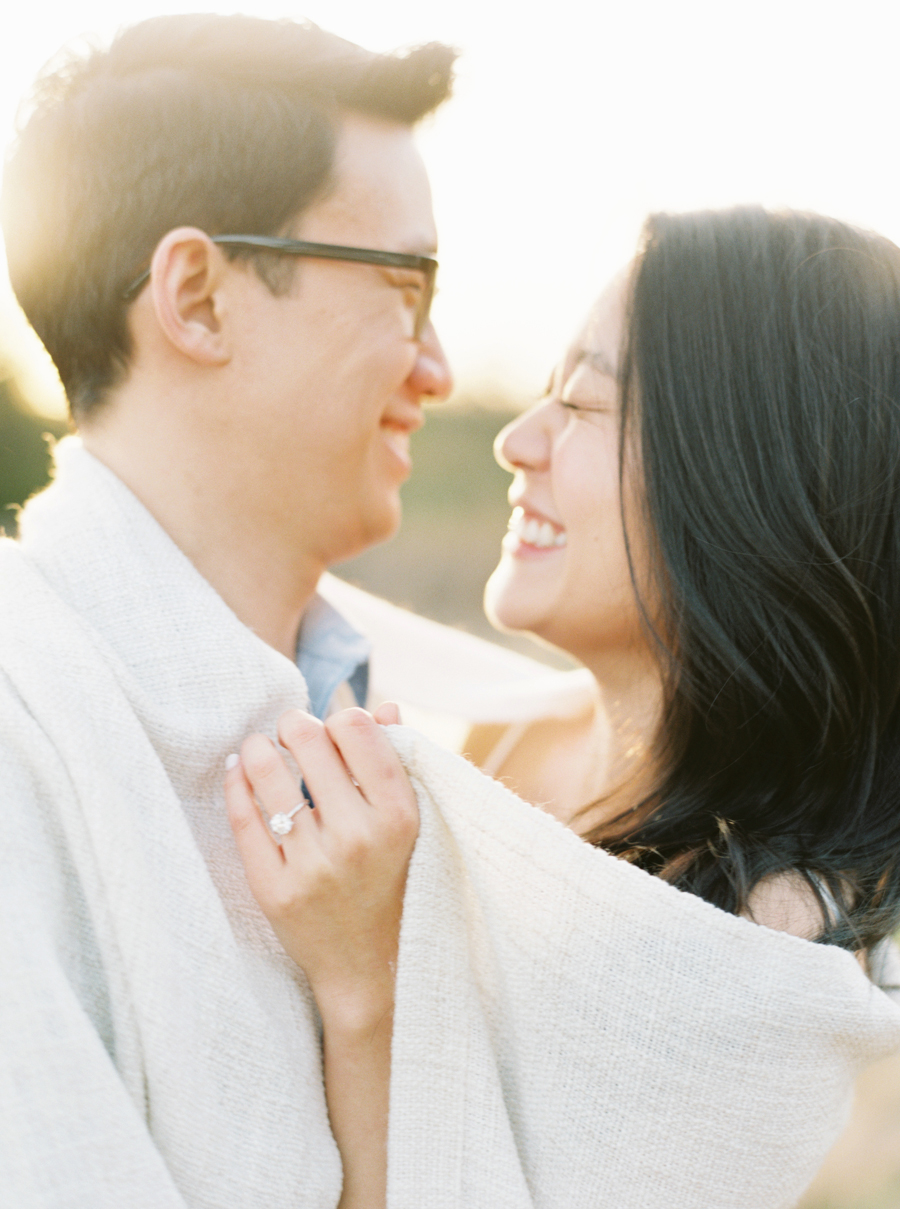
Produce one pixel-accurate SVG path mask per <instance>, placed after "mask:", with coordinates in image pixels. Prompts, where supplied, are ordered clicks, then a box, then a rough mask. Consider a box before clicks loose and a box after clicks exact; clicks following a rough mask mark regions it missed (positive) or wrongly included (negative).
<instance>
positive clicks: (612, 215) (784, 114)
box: [0, 0, 900, 407]
mask: <svg viewBox="0 0 900 1209" xmlns="http://www.w3.org/2000/svg"><path fill="white" fill-rule="evenodd" d="M207 7H209V8H210V9H215V8H217V7H221V6H217V5H215V4H213V5H206V4H203V3H202V2H197V0H182V2H180V3H179V0H117V2H116V3H111V2H109V0H88V2H80V3H76V4H72V3H61V2H59V0H37V2H36V3H33V4H30V5H27V6H21V7H19V9H18V11H17V12H16V15H15V16H14V17H13V18H11V19H10V18H8V19H7V28H6V37H5V38H4V43H3V48H2V51H0V54H2V57H3V68H2V73H0V76H2V85H0V114H2V118H0V122H2V125H3V127H4V128H5V131H6V132H8V131H10V130H11V128H12V122H13V112H14V108H15V105H16V102H17V99H18V98H19V97H20V96H21V95H22V94H23V93H24V92H25V91H26V90H27V88H28V86H29V84H30V81H31V80H32V79H33V77H34V75H35V73H36V72H37V71H38V69H39V68H40V66H41V64H42V63H44V62H45V61H46V60H47V59H48V58H49V57H51V56H52V55H54V54H55V53H56V51H57V50H58V49H59V47H60V46H61V45H62V44H64V43H66V42H68V41H71V40H73V39H75V40H77V39H78V38H80V37H81V36H83V35H88V36H90V37H93V38H99V39H100V40H101V41H103V40H106V39H108V38H109V36H110V35H111V33H112V32H113V31H114V30H115V29H116V28H117V27H118V26H119V25H122V24H127V23H132V22H135V21H138V20H140V19H141V18H143V17H146V16H150V15H153V14H156V13H162V12H172V11H177V10H183V11H192V10H197V9H206V8H207ZM225 7H226V8H230V7H231V6H230V5H228V6H225ZM237 7H239V8H242V9H243V10H244V11H246V12H252V13H257V14H260V15H264V16H291V17H300V16H306V17H309V18H310V19H312V20H314V21H316V22H318V23H319V24H321V25H323V26H325V27H327V28H329V29H332V30H334V31H335V32H337V33H339V34H342V35H344V36H346V37H348V38H350V39H353V40H354V41H358V42H360V43H362V44H364V45H366V46H370V47H372V48H373V49H386V48H389V47H393V46H398V45H400V46H402V45H406V44H410V43H417V42H423V41H430V40H442V41H447V42H450V43H452V44H454V45H455V46H457V47H459V49H460V51H461V52H462V57H461V59H460V62H459V80H458V84H457V88H456V98H455V100H454V101H453V103H452V104H451V105H448V106H447V107H446V108H445V109H442V110H441V111H440V113H439V115H438V116H437V118H436V119H435V120H434V122H433V124H431V125H430V126H427V127H426V128H425V129H424V130H423V132H422V136H421V139H422V146H423V148H424V150H425V154H426V157H427V160H428V164H429V168H430V171H431V175H432V181H433V186H434V193H435V206H436V211H437V217H438V223H439V227H440V231H441V275H440V291H441V292H440V298H439V300H438V302H437V303H436V305H435V318H436V321H437V325H438V328H439V331H440V333H441V336H442V338H443V340H444V343H445V345H446V347H447V349H448V352H449V354H450V357H451V360H452V361H453V363H454V365H455V367H456V371H457V377H458V380H459V383H460V384H461V385H462V386H463V387H465V386H466V385H472V384H474V383H478V384H480V385H481V384H485V383H493V384H496V385H497V386H498V387H500V388H501V389H503V390H505V391H507V392H509V393H512V394H514V395H515V396H516V397H520V396H521V397H522V398H525V397H527V396H528V395H530V394H533V393H534V392H535V391H537V390H539V389H540V388H541V386H542V385H543V381H544V379H545V377H546V375H547V372H548V370H549V368H550V366H551V364H552V362H553V360H554V359H555V358H556V356H557V355H558V352H559V349H560V348H561V347H562V345H563V344H564V343H565V341H566V339H567V338H568V336H569V335H570V333H571V330H572V329H573V327H574V326H575V325H576V324H577V322H578V319H579V317H580V315H581V314H582V313H583V311H584V310H585V308H586V306H587V304H588V302H589V300H590V299H591V298H592V296H593V295H595V294H596V293H597V292H598V290H599V287H600V286H601V285H602V283H603V281H604V279H605V278H607V277H608V276H609V275H610V274H611V273H612V272H613V271H614V270H615V269H616V267H617V266H618V265H619V264H620V263H621V262H622V261H623V260H625V259H627V257H628V256H629V254H630V252H631V250H632V249H633V247H634V242H635V238H636V236H637V233H638V230H639V228H640V223H641V219H642V217H643V216H644V214H645V213H646V212H647V211H649V210H651V209H660V208H670V209H686V208H696V207H705V206H723V205H728V204H731V203H734V202H741V201H761V202H764V203H766V204H769V205H789V206H794V207H800V208H809V209H816V210H821V211H824V212H826V213H832V214H835V215H837V216H840V217H844V218H848V219H850V220H852V221H854V222H857V223H860V224H862V225H865V226H871V227H874V228H876V229H878V230H880V231H882V232H883V233H884V234H887V235H889V236H892V237H893V238H895V239H898V238H900V205H898V197H897V193H898V190H897V184H898V176H900V173H898V169H897V167H896V124H897V116H898V106H897V98H896V76H897V67H896V48H897V35H898V33H900V5H898V4H897V3H896V2H895V0H859V2H858V3H856V4H854V5H852V6H851V5H849V4H848V3H846V0H837V2H835V0H759V2H758V3H754V4H752V5H745V4H729V3H722V2H721V0H685V2H684V3H682V4H679V5H672V4H670V3H667V2H664V0H629V2H627V3H621V2H619V3H591V4H587V3H584V0H558V3H556V4H553V5H548V6H544V5H542V6H528V5H519V6H511V5H508V4H501V3H499V2H497V0H488V2H487V3H485V2H477V0H454V2H453V3H450V2H449V0H438V2H436V3H432V4H427V5H423V4H421V3H412V2H411V0H387V2H386V3H382V4H372V3H369V2H366V3H364V2H363V0H305V2H304V3H301V4H292V3H290V0H281V2H279V0H246V2H245V3H243V4H239V5H237ZM0 320H2V324H3V328H4V334H3V336H2V337H0V341H2V345H3V346H4V348H5V349H8V350H9V351H8V355H9V356H10V357H11V358H12V359H13V361H14V363H15V364H16V365H17V366H18V365H21V366H22V368H23V369H27V370H28V381H29V383H30V385H31V388H32V391H33V392H36V393H37V394H38V396H39V398H40V402H41V404H42V405H43V406H45V407H47V406H50V405H51V403H52V399H53V393H54V389H56V390H58V387H54V385H53V378H52V373H51V372H50V371H49V370H48V369H47V367H46V366H43V367H42V363H41V362H40V360H39V359H38V358H37V357H36V355H35V352H34V348H33V344H32V342H31V341H30V340H29V339H27V338H26V336H25V335H24V334H23V322H22V320H21V319H20V318H19V317H18V316H17V315H16V313H15V310H14V304H13V303H12V301H11V300H10V298H9V295H8V293H7V292H6V291H4V293H3V298H2V304H0Z"/></svg>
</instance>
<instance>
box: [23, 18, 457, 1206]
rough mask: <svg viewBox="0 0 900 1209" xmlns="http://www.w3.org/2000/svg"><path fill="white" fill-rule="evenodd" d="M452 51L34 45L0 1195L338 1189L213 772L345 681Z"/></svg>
mask: <svg viewBox="0 0 900 1209" xmlns="http://www.w3.org/2000/svg"><path fill="white" fill-rule="evenodd" d="M452 58H453V55H452V52H450V51H449V50H447V49H446V48H444V47H440V46H428V47H422V48H420V49H419V50H417V51H413V52H411V53H410V54H409V55H407V56H405V57H402V56H398V55H388V56H377V55H371V54H368V53H366V52H363V51H361V50H360V49H359V48H357V47H354V46H352V45H350V44H348V43H346V42H343V41H341V40H340V39H337V38H335V37H333V36H331V35H328V34H326V33H324V32H322V31H320V30H318V29H316V28H315V27H311V26H303V25H296V24H292V23H276V22H268V21H261V20H256V19H251V18H244V17H227V18H226V17H213V16H189V17H167V18H159V19H155V20H152V21H148V22H145V23H144V24H142V25H139V26H136V27H134V28H132V29H130V30H127V31H125V32H124V33H123V34H122V35H120V36H119V38H118V39H117V40H116V41H115V42H114V44H113V45H112V47H111V48H110V49H109V50H108V51H105V52H94V53H92V54H91V55H90V56H89V57H87V58H86V59H85V60H83V61H81V62H77V63H74V64H68V65H67V66H66V67H65V68H63V69H62V70H60V71H59V72H57V73H56V74H54V75H53V76H50V77H48V78H46V79H45V80H43V81H42V83H41V86H40V88H39V90H38V93H37V96H36V102H35V108H34V112H33V114H32V116H31V118H30V120H29V122H28V124H27V125H26V127H25V129H24V131H23V133H22V135H21V137H20V139H19V142H18V145H17V147H16V148H15V150H14V153H13V156H12V159H11V161H10V164H9V167H8V170H7V175H6V179H5V185H4V202H3V210H4V213H3V220H4V230H5V235H6V242H7V249H8V259H9V265H10V274H11V279H12V282H13V286H14V289H15V290H16V293H17V295H18V297H19V300H20V302H21V303H22V306H23V308H24V309H25V312H26V314H27V315H28V317H29V319H30V320H31V322H32V323H33V325H34V327H35V329H36V330H37V332H38V334H39V335H40V336H41V338H42V339H43V341H44V343H45V344H46V346H47V348H48V350H49V351H50V353H51V355H52V356H53V358H54V360H55V362H56V365H57V368H58V370H59V373H60V376H61V378H62V381H63V384H64V386H65V388H66V391H67V395H68V398H69V400H70V404H71V408H72V414H73V418H74V421H75V423H76V425H77V427H78V430H79V432H80V438H81V441H80V444H79V443H77V442H72V441H67V442H64V443H63V447H62V449H61V451H60V455H59V458H58V470H57V481H56V483H55V484H54V486H53V487H51V488H50V489H49V491H48V492H47V493H45V495H44V496H43V497H40V498H39V499H38V500H36V501H34V503H33V504H32V505H31V506H29V508H27V509H26V511H25V514H24V516H23V519H22V526H21V532H22V543H21V547H20V548H19V547H15V546H12V545H11V544H7V546H6V548H5V550H4V551H3V555H2V557H3V560H5V561H4V570H3V572H2V573H0V580H2V583H3V588H2V596H3V600H2V603H0V607H2V608H3V610H4V614H5V616H6V618H7V619H8V624H7V625H6V626H5V627H4V634H3V639H2V647H3V650H2V652H0V662H2V667H3V673H4V679H3V682H2V688H0V714H2V716H3V725H2V736H3V738H2V739H0V780H2V783H3V785H4V814H5V816H7V817H6V819H5V822H4V830H5V834H6V844H5V858H4V859H3V865H4V868H3V870H2V871H0V881H2V890H0V894H2V896H3V897H2V906H0V910H2V914H3V919H2V922H0V934H2V939H0V945H2V947H3V953H2V971H3V977H4V980H5V981H6V982H7V985H6V986H5V987H4V989H3V991H2V993H0V1001H2V1005H3V1006H2V1007H0V1025H2V1033H3V1036H2V1043H3V1047H4V1055H3V1070H2V1080H3V1085H4V1092H3V1097H2V1099H3V1103H4V1105H5V1110H4V1112H3V1122H2V1130H0V1147H2V1160H0V1186H3V1187H4V1188H5V1189H6V1190H7V1191H6V1192H5V1194H4V1195H6V1196H9V1197H11V1200H10V1204H14V1205H16V1206H17V1209H18V1207H22V1209H31V1207H32V1206H44V1205H46V1206H51V1205H52V1206H54V1207H61V1206H68V1205H72V1206H75V1205H79V1206H91V1209H103V1207H105V1206H114V1205H115V1206H123V1205H127V1206H129V1207H134V1206H144V1205H146V1206H148V1209H149V1207H150V1206H152V1207H153V1209H163V1207H168V1206H172V1207H176V1206H177V1207H183V1206H186V1205H192V1206H193V1205H204V1206H205V1205H210V1206H211V1205H234V1206H238V1205H240V1206H245V1205H246V1206H250V1205H258V1206H263V1205H265V1206H266V1207H267V1209H268V1207H270V1206H271V1207H272V1209H275V1207H280V1206H285V1207H286V1206H288V1205H290V1206H298V1205H302V1206H316V1207H317V1209H318V1207H319V1206H321V1207H323V1209H324V1207H326V1206H327V1207H333V1206H334V1205H335V1204H337V1201H338V1198H339V1197H340V1196H341V1169H340V1162H339V1157H338V1154H337V1151H336V1149H335V1145H334V1141H333V1139H332V1137H331V1133H330V1131H329V1127H328V1119H327V1113H326V1110H325V1104H324V1099H323V1088H322V1071H321V1059H320V1049H319V1039H318V1035H317V1021H316V1015H315V1010H314V1005H313V1003H312V999H311V996H310V994H309V990H308V988H307V987H306V985H305V983H304V981H303V979H302V977H301V976H300V975H299V973H298V971H297V970H296V968H295V967H293V966H292V964H291V963H290V962H289V961H288V960H287V958H286V957H285V955H284V954H283V953H282V952H281V950H280V948H279V946H278V945H277V943H276V942H275V940H274V937H273V936H272V934H271V931H270V930H269V929H268V926H267V924H266V923H265V920H264V919H263V917H262V916H261V914H260V912H259V910H258V908H257V907H256V905H255V903H254V902H253V900H252V898H251V897H250V895H249V892H248V891H247V889H246V885H245V882H244V878H243V875H242V870H241V867H240V864H239V861H238V858H237V855H236V853H235V850H234V846H233V843H232V842H231V839H230V835H229V832H228V827H227V823H226V822H225V819H224V812H223V810H222V806H221V790H220V782H221V776H222V768H223V761H224V758H225V756H226V755H227V754H228V752H229V751H233V750H235V749H236V748H237V746H238V744H239V742H240V740H241V738H242V737H243V736H244V735H245V734H246V733H247V732H248V731H249V730H251V729H263V730H268V731H269V733H274V723H275V719H276V718H277V717H278V715H279V713H280V712H281V711H282V710H284V709H285V708H287V707H290V706H307V704H309V706H310V708H312V710H313V711H314V712H316V713H318V714H319V715H320V716H322V715H324V714H326V713H327V712H328V711H329V709H330V708H331V707H332V705H333V704H334V703H342V702H345V701H346V700H354V699H355V700H357V701H359V702H362V701H363V700H364V699H365V680H366V647H365V643H364V642H363V641H362V640H361V639H360V637H359V636H358V635H357V634H355V633H354V632H353V631H352V630H351V629H350V627H349V626H348V625H347V624H346V623H344V622H343V621H342V619H341V618H340V617H339V616H338V615H337V614H336V613H335V612H334V611H333V610H332V609H331V607H330V606H329V605H327V604H326V603H325V601H324V600H323V599H321V598H319V597H317V596H316V585H317V583H318V581H319V578H320V576H321V574H322V572H323V571H324V570H325V569H326V568H327V567H328V566H330V565H331V564H332V563H334V562H337V561H339V560H342V559H346V558H349V557H350V556H352V555H353V554H355V553H357V552H358V551H360V550H362V549H364V548H365V547H367V546H368V545H370V544H372V543H374V542H377V541H381V540H384V539H385V538H387V537H389V536H390V535H391V534H392V533H393V532H394V530H395V529H396V526H397V524H398V521H399V494H398V493H399V487H400V485H401V483H402V482H403V480H404V479H405V478H406V476H407V474H408V472H409V469H410V466H409V454H408V443H409V436H410V434H411V433H412V432H413V431H414V430H415V429H416V428H418V427H419V425H420V424H421V422H422V416H421V407H420V405H421V402H422V400H423V399H424V398H431V399H441V398H443V397H445V396H446V395H447V393H448V392H449V389H450V385H451V381H450V375H449V370H448V367H447V363H446V360H445V358H444V354H443V352H442V350H441V347H440V344H439V343H438V340H437V337H436V335H435V332H434V329H433V327H432V326H431V323H430V320H429V313H428V312H429V305H430V301H431V294H432V291H433V285H434V272H435V269H436V264H435V261H434V259H433V257H434V252H435V244H436V236H435V230H434V221H433V217H432V212H431V202H430V196H429V190H428V182H427V178H426V175H425V171H424V168H423V165H422V162H421V160H420V158H419V156H418V154H417V152H416V150H415V147H414V144H413V137H412V127H413V125H414V124H415V122H416V121H418V119H419V118H421V117H422V116H423V115H424V114H426V113H428V112H430V111H431V110H432V109H434V108H435V107H436V106H437V105H438V104H440V102H441V101H442V100H443V99H444V97H445V96H446V95H447V92H448V89H449V76H450V67H451V63H452ZM185 556H186V557H185ZM301 673H302V674H301ZM307 687H308V693H309V696H308V698H307ZM353 1203H354V1204H356V1203H357V1202H355V1201H354V1202H353ZM359 1203H362V1202H359ZM341 1204H342V1205H345V1204H346V1205H349V1204H350V1202H349V1201H348V1200H347V1199H346V1196H345V1199H343V1200H342V1201H341Z"/></svg>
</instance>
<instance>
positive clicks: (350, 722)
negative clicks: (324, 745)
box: [325, 705, 374, 738]
mask: <svg viewBox="0 0 900 1209" xmlns="http://www.w3.org/2000/svg"><path fill="white" fill-rule="evenodd" d="M373 726H374V723H373V721H372V717H371V715H370V714H368V713H366V711H365V710H364V709H361V708H360V707H359V706H358V705H354V706H352V707H351V708H350V709H342V710H341V711H340V712H339V713H336V714H332V715H331V717H330V718H327V719H326V720H325V729H326V730H327V731H328V734H329V735H330V736H331V737H332V738H336V737H337V736H338V735H350V734H358V735H361V734H370V733H371V731H372V727H373Z"/></svg>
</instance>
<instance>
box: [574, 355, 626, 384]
mask: <svg viewBox="0 0 900 1209" xmlns="http://www.w3.org/2000/svg"><path fill="white" fill-rule="evenodd" d="M578 359H579V361H587V362H589V363H590V365H591V367H592V368H593V369H595V370H597V371H598V373H601V374H607V375H608V376H609V377H610V378H616V377H618V373H617V371H616V367H615V366H614V365H613V363H612V362H611V361H610V359H609V357H607V355H606V353H604V352H602V351H601V350H600V349H587V348H586V349H584V350H583V352H582V353H581V355H580V356H579V358H578Z"/></svg>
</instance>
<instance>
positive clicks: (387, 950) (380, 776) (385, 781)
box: [225, 706, 419, 1209]
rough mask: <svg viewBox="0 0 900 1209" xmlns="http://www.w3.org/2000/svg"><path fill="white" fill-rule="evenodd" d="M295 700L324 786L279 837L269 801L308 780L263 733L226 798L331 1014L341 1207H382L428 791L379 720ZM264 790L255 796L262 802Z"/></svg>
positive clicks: (242, 843) (295, 950)
mask: <svg viewBox="0 0 900 1209" xmlns="http://www.w3.org/2000/svg"><path fill="white" fill-rule="evenodd" d="M397 721H399V718H398V716H397V710H396V707H395V706H386V707H382V709H381V710H379V711H378V712H377V713H376V716H375V718H372V717H371V716H370V715H369V714H367V713H366V712H365V711H364V710H361V709H351V710H345V711H344V712H342V713H339V714H334V715H333V716H332V717H331V718H329V719H328V721H327V722H326V723H325V724H324V725H323V724H322V723H321V722H318V721H316V719H315V718H312V717H310V716H309V715H308V714H303V713H300V712H299V711H298V710H293V711H291V712H290V713H287V714H285V715H284V716H283V717H282V718H281V719H280V721H279V724H278V735H279V738H280V740H281V742H282V744H283V745H284V746H285V747H286V748H287V749H288V751H289V752H290V753H291V755H292V756H293V757H294V760H295V761H296V763H297V767H298V768H299V769H300V774H301V776H302V778H303V780H304V782H305V784H306V786H307V787H308V789H309V792H310V794H311V795H312V798H313V801H314V803H315V808H314V809H311V808H310V807H309V806H304V807H303V809H301V810H300V811H298V813H297V814H295V815H294V816H293V822H294V826H293V827H292V828H291V830H290V831H289V832H288V833H287V834H286V835H284V836H283V837H280V843H278V842H276V841H275V839H274V838H273V836H272V834H271V833H270V831H269V828H268V827H267V826H266V824H265V823H264V822H263V820H262V818H261V816H260V813H259V810H258V808H257V805H256V803H257V802H259V804H260V806H262V808H263V810H264V811H265V812H266V814H267V815H268V816H269V818H272V816H273V815H276V814H288V813H289V812H290V811H291V810H293V808H294V807H295V806H296V805H297V803H298V802H299V801H300V800H301V797H302V794H301V790H300V788H299V786H298V784H297V780H296V778H295V776H294V775H293V774H292V773H291V772H290V771H289V769H288V767H287V765H286V764H285V762H284V759H283V757H282V756H281V754H280V753H279V751H278V750H277V748H276V747H275V745H274V744H273V743H272V742H271V740H270V739H267V738H266V737H265V736H263V735H252V736H251V737H250V738H249V739H247V740H246V742H245V743H244V745H243V747H242V749H241V759H240V762H238V763H237V764H236V765H235V766H234V767H232V768H230V769H229V771H228V772H227V774H226V778H225V799H226V802H227V805H228V814H229V818H230V820H231V825H232V828H233V829H234V835H235V840H236V842H237V846H238V851H239V852H240V855H241V859H242V860H243V862H244V868H245V870H246V873H247V880H248V882H249V884H250V889H251V890H252V892H253V895H254V897H255V898H256V900H257V902H258V903H259V905H260V907H261V908H262V910H263V912H264V913H265V915H266V917H267V918H268V920H269V922H270V923H271V924H272V927H273V928H274V929H275V932H276V934H277V935H278V938H279V940H280V941H281V943H282V945H283V946H284V948H285V950H286V952H287V953H288V954H289V955H290V956H291V957H292V958H293V959H294V961H296V962H297V964H298V965H299V966H301V967H302V969H303V970H304V971H305V972H306V976H307V978H308V979H309V983H310V986H311V987H312V991H313V994H314V995H315V997H316V1002H317V1004H318V1007H319V1013H320V1015H321V1017H322V1030H323V1051H324V1071H325V1094H326V1097H327V1100H328V1112H329V1116H330V1118H331V1127H332V1131H333V1132H334V1137H335V1141H336V1142H337V1144H338V1148H339V1150H340V1152H341V1159H342V1162H343V1166H344V1185H343V1191H342V1194H341V1200H340V1205H339V1209H383V1207H384V1205H385V1201H386V1195H387V1122H388V1089H389V1085H390V1070H391V1031H392V1026H393V1005H394V970H395V963H396V957H397V944H398V939H399V933H400V916H401V913H402V909H403V891H404V887H405V884H406V871H407V868H408V866H409V858H410V856H411V855H412V850H413V845H414V844H415V840H416V834H417V832H418V824H419V815H418V809H417V805H416V799H415V794H414V793H413V790H412V786H411V785H410V783H409V780H408V779H407V776H406V773H405V772H404V771H403V768H402V766H401V764H400V761H399V760H398V758H397V755H396V753H395V752H394V749H393V748H392V747H391V745H390V743H389V742H388V740H387V738H386V736H385V735H384V733H383V731H382V730H381V728H380V726H379V725H378V722H381V723H383V724H385V725H386V724H389V723H392V722H397ZM254 799H255V800H254Z"/></svg>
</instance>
